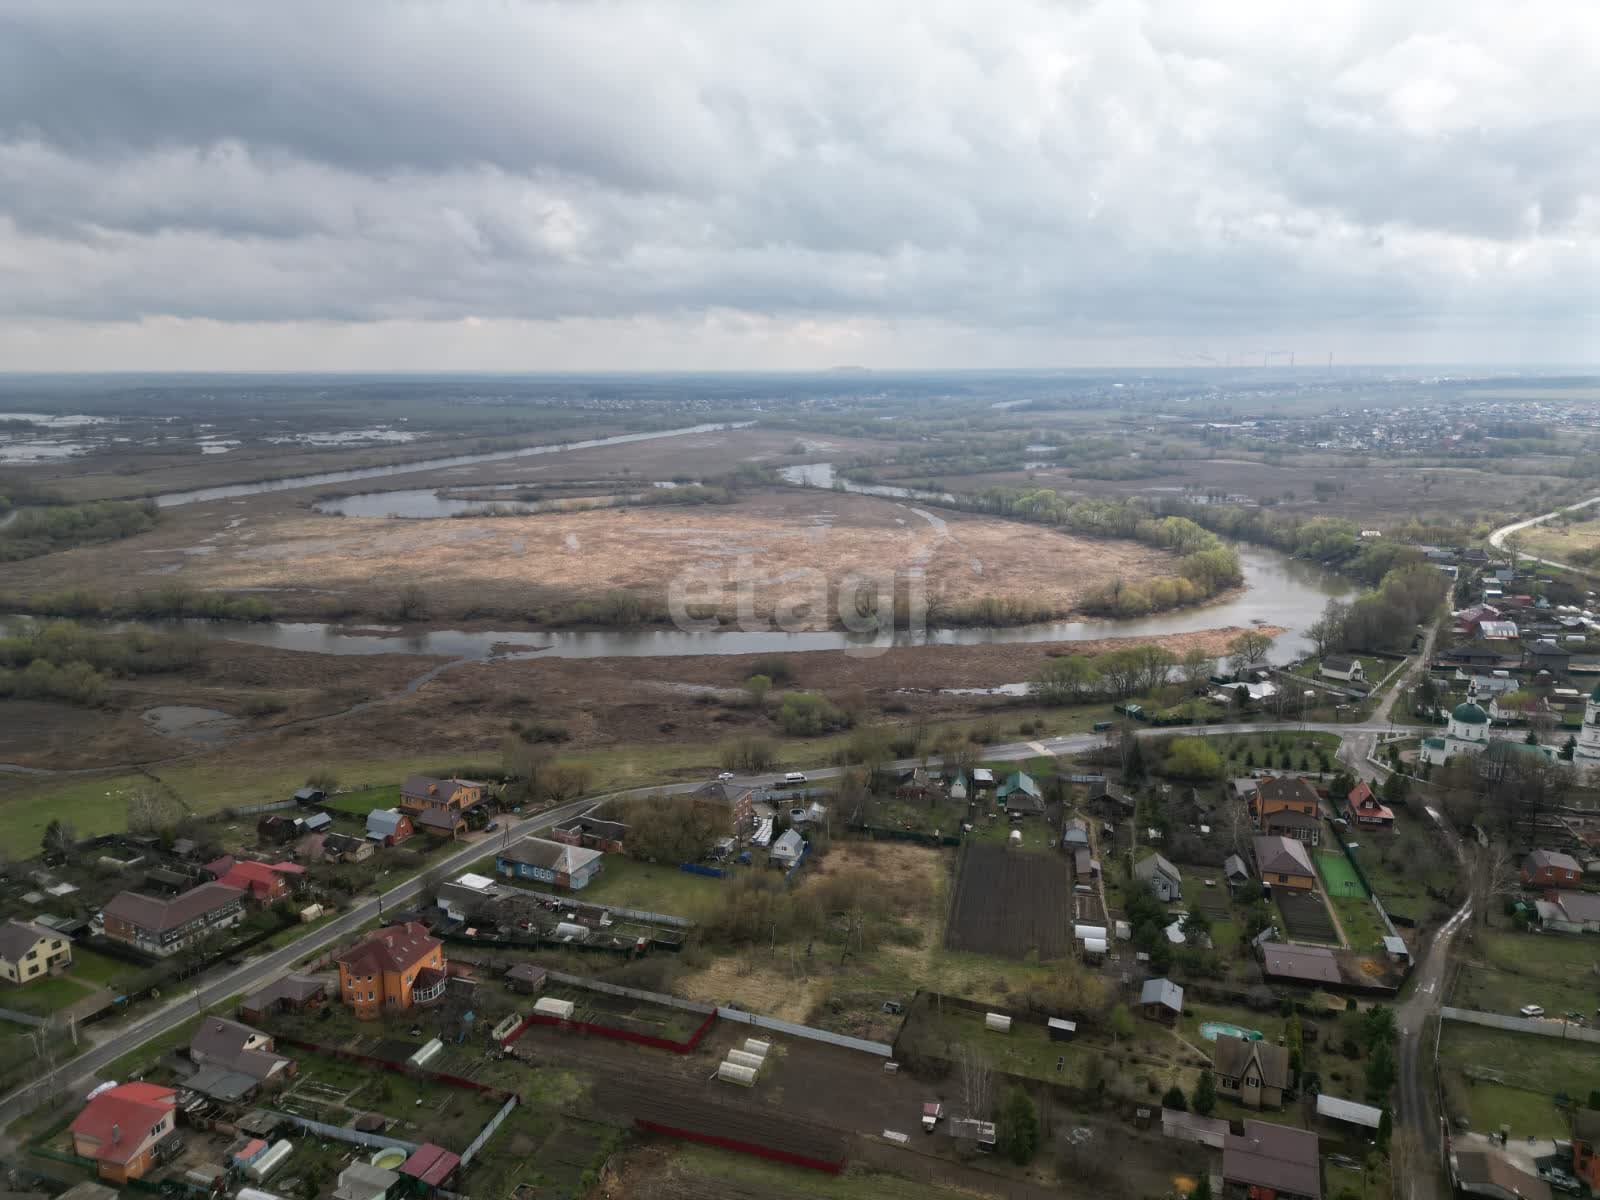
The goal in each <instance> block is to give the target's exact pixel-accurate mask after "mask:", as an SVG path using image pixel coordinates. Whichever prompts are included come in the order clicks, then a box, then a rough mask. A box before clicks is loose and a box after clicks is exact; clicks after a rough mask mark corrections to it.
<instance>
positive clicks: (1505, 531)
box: [1489, 496, 1600, 572]
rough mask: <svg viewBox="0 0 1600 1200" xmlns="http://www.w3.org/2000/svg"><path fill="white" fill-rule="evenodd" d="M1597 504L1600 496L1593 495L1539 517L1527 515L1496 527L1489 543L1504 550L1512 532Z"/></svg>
mask: <svg viewBox="0 0 1600 1200" xmlns="http://www.w3.org/2000/svg"><path fill="white" fill-rule="evenodd" d="M1595 504H1600V496H1591V497H1590V498H1589V499H1587V500H1580V501H1578V503H1576V504H1569V505H1567V506H1566V507H1565V508H1558V509H1556V510H1555V511H1553V512H1547V513H1541V514H1540V515H1539V516H1537V517H1526V518H1524V519H1523V520H1521V521H1513V522H1512V523H1511V524H1509V525H1502V526H1501V527H1500V528H1499V529H1496V530H1495V531H1494V532H1493V533H1491V534H1490V535H1489V545H1491V546H1493V547H1494V548H1495V549H1496V550H1504V549H1505V548H1506V545H1505V543H1506V539H1507V538H1508V537H1510V536H1511V535H1512V534H1514V533H1521V532H1522V531H1523V530H1524V529H1528V528H1530V527H1531V526H1534V525H1538V524H1540V523H1541V522H1544V521H1548V520H1551V519H1552V518H1554V517H1559V516H1560V515H1561V514H1562V513H1569V512H1577V511H1578V510H1579V509H1582V508H1589V507H1591V506H1592V505H1595ZM1519 557H1521V558H1526V559H1528V560H1529V561H1530V562H1542V563H1544V564H1546V565H1547V566H1551V567H1555V568H1557V569H1558V570H1562V571H1579V572H1581V571H1583V570H1584V569H1585V568H1583V567H1575V566H1572V565H1571V564H1570V563H1564V562H1557V561H1556V560H1555V559H1553V558H1540V557H1538V556H1537V555H1534V554H1526V553H1520V552H1519Z"/></svg>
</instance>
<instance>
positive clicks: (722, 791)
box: [695, 780, 756, 837]
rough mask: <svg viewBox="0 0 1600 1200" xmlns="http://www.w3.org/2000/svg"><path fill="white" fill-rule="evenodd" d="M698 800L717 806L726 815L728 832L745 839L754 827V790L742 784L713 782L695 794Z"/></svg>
mask: <svg viewBox="0 0 1600 1200" xmlns="http://www.w3.org/2000/svg"><path fill="white" fill-rule="evenodd" d="M695 798H696V799H698V800H707V801H710V802H711V803H713V804H719V805H721V806H722V807H723V808H724V809H726V810H727V813H728V832H729V833H730V834H732V835H733V836H734V837H747V836H749V834H750V832H751V830H753V829H754V828H755V827H756V800H755V789H753V788H750V787H747V786H745V785H743V784H737V783H732V782H723V781H721V780H713V781H712V782H710V783H708V784H706V785H705V787H703V788H701V789H700V790H699V791H697V792H695Z"/></svg>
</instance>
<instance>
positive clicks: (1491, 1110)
mask: <svg viewBox="0 0 1600 1200" xmlns="http://www.w3.org/2000/svg"><path fill="white" fill-rule="evenodd" d="M1439 1061H1440V1065H1441V1066H1442V1067H1444V1068H1446V1069H1449V1070H1453V1071H1455V1072H1458V1073H1459V1074H1460V1075H1461V1077H1462V1078H1463V1080H1464V1083H1465V1093H1466V1095H1467V1097H1468V1104H1469V1107H1470V1109H1471V1112H1470V1115H1471V1118H1472V1123H1473V1128H1474V1129H1477V1130H1480V1131H1484V1132H1491V1131H1494V1130H1497V1129H1498V1128H1499V1127H1500V1125H1501V1124H1502V1123H1507V1122H1509V1123H1510V1125H1511V1131H1512V1134H1513V1136H1527V1135H1529V1134H1533V1135H1537V1136H1540V1137H1566V1136H1567V1131H1568V1130H1567V1121H1566V1119H1565V1118H1564V1117H1563V1116H1562V1115H1561V1113H1560V1112H1559V1110H1558V1109H1557V1107H1556V1105H1555V1100H1554V1097H1555V1095H1556V1094H1557V1093H1560V1092H1565V1093H1566V1094H1567V1095H1569V1096H1572V1097H1574V1098H1580V1099H1582V1098H1587V1097H1588V1095H1589V1093H1590V1092H1591V1091H1593V1090H1595V1089H1597V1088H1600V1046H1596V1045H1593V1044H1591V1043H1588V1042H1578V1041H1571V1040H1562V1039H1560V1038H1553V1037H1541V1036H1539V1035H1537V1034H1531V1033H1507V1032H1504V1031H1502V1030H1498V1029H1486V1028H1481V1027H1479V1026H1476V1025H1464V1024H1462V1023H1460V1022H1457V1021H1447V1022H1445V1025H1444V1030H1443V1032H1442V1034H1441V1036H1440V1040H1439Z"/></svg>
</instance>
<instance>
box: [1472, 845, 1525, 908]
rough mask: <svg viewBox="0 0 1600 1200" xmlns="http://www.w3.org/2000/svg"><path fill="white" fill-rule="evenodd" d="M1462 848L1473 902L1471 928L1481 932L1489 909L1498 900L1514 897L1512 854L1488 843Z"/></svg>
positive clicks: (1516, 887)
mask: <svg viewBox="0 0 1600 1200" xmlns="http://www.w3.org/2000/svg"><path fill="white" fill-rule="evenodd" d="M1462 846H1463V851H1464V853H1465V856H1466V861H1465V867H1466V874H1467V880H1468V889H1469V895H1470V896H1471V899H1472V922H1473V926H1474V928H1476V929H1482V928H1483V927H1484V923H1485V922H1486V921H1487V920H1488V919H1489V908H1490V906H1491V905H1492V904H1493V903H1494V902H1495V901H1496V900H1497V899H1501V898H1503V897H1506V896H1513V895H1516V894H1517V891H1518V884H1517V872H1516V868H1515V866H1514V864H1513V861H1512V855H1511V851H1510V850H1509V849H1508V848H1507V847H1506V845H1505V843H1503V842H1490V843H1489V844H1488V845H1487V846H1480V845H1478V844H1477V843H1475V842H1464V843H1463V844H1462Z"/></svg>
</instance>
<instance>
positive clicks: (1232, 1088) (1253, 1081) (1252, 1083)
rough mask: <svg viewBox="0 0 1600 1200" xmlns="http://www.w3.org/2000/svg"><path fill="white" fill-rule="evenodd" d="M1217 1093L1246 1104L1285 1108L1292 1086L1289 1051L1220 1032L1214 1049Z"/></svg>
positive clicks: (1212, 1060) (1252, 1106) (1214, 1073)
mask: <svg viewBox="0 0 1600 1200" xmlns="http://www.w3.org/2000/svg"><path fill="white" fill-rule="evenodd" d="M1211 1070H1212V1073H1213V1075H1214V1076H1215V1077H1216V1085H1217V1095H1219V1096H1226V1097H1227V1098H1228V1099H1230V1100H1236V1101H1238V1102H1239V1103H1240V1104H1242V1105H1244V1106H1245V1107H1246V1108H1282V1107H1283V1093H1284V1092H1285V1091H1287V1090H1288V1088H1289V1082H1290V1081H1289V1051H1288V1050H1286V1049H1285V1048H1284V1047H1282V1046H1275V1045H1273V1044H1272V1043H1271V1042H1252V1041H1249V1040H1248V1039H1246V1038H1240V1037H1230V1036H1228V1035H1226V1034H1223V1035H1219V1036H1218V1038H1217V1041H1216V1045H1215V1047H1214V1048H1213V1049H1212V1051H1211Z"/></svg>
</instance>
